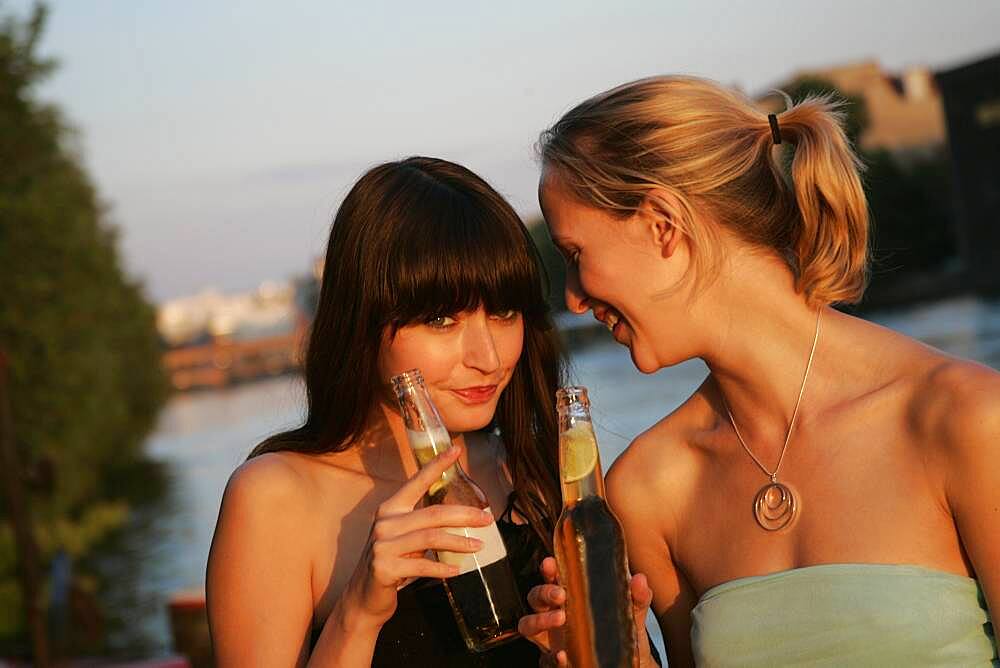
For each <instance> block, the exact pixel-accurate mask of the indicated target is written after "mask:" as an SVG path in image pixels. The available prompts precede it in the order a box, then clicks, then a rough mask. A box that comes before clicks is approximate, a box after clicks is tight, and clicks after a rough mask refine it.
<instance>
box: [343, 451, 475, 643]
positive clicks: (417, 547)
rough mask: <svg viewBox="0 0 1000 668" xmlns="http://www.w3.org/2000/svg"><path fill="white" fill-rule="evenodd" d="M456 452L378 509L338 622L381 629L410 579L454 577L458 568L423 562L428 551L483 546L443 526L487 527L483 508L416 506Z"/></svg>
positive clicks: (445, 455)
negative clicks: (397, 594)
mask: <svg viewBox="0 0 1000 668" xmlns="http://www.w3.org/2000/svg"><path fill="white" fill-rule="evenodd" d="M459 453H460V447H459V446H457V445H455V446H452V447H451V448H449V449H448V450H446V451H445V452H443V453H441V454H440V455H438V456H437V457H435V458H434V460H432V461H431V462H430V463H429V464H428V465H427V466H425V467H424V468H422V469H421V470H420V471H419V472H418V473H417V474H416V475H414V476H413V477H412V478H410V479H409V480H408V481H406V483H405V484H404V485H403V486H402V487H400V489H399V491H398V492H396V493H395V494H393V495H392V496H391V497H390V498H388V499H387V500H386V501H385V502H383V503H382V505H380V506H379V508H378V511H377V513H376V515H375V521H374V522H373V523H372V528H371V532H370V534H369V536H368V542H367V543H366V544H365V547H364V550H363V551H362V554H361V557H360V559H359V560H358V565H357V568H356V569H355V571H354V573H353V575H352V576H351V579H350V581H349V582H348V583H347V587H346V588H345V589H344V593H343V595H342V596H341V597H340V599H339V601H338V607H339V608H341V613H342V614H341V618H342V619H343V620H345V621H346V620H347V619H350V620H351V621H352V624H354V625H357V624H365V625H366V626H369V627H381V626H382V625H383V624H385V623H386V622H387V621H388V620H389V618H390V617H392V615H393V613H394V612H395V610H396V593H397V592H398V591H399V589H401V588H402V587H403V586H404V585H405V584H407V583H408V582H409V581H410V580H413V579H415V578H419V577H432V578H448V577H452V576H455V575H457V574H458V567H457V566H453V565H450V564H445V563H441V562H438V561H435V560H434V559H431V558H428V555H427V554H426V553H427V551H428V550H447V551H450V552H466V553H469V552H476V551H478V550H479V549H480V548H481V547H482V542H481V541H479V540H478V539H476V538H470V537H465V536H461V535H456V534H454V533H451V532H449V531H448V530H447V527H480V526H486V525H488V524H490V523H491V522H493V516H492V514H491V513H490V512H489V511H488V510H481V509H479V508H475V507H472V506H457V505H433V506H428V507H426V508H416V506H417V504H419V503H420V500H421V498H423V496H424V494H425V493H426V492H427V490H428V489H429V488H430V486H431V485H432V484H433V483H435V482H436V481H438V480H440V479H441V475H442V474H443V473H444V471H445V470H446V469H447V468H448V467H450V466H451V465H452V464H454V463H455V462H456V461H457V460H458V457H459ZM415 508H416V509H415Z"/></svg>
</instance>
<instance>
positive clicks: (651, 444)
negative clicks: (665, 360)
mask: <svg viewBox="0 0 1000 668" xmlns="http://www.w3.org/2000/svg"><path fill="white" fill-rule="evenodd" d="M708 383H709V381H707V380H706V382H705V384H703V385H702V387H701V388H699V389H698V390H697V391H696V392H695V393H694V394H693V395H692V396H691V397H689V398H688V399H687V400H686V401H685V402H684V403H683V404H681V405H680V406H679V407H678V408H677V409H675V410H674V411H672V412H671V413H670V414H668V415H667V416H666V417H664V418H662V419H661V420H659V421H658V422H657V423H656V424H654V425H653V426H652V427H650V428H649V429H647V430H646V431H644V432H643V433H641V434H639V435H638V436H636V437H635V439H634V440H633V441H632V442H631V443H630V444H629V446H628V448H626V449H625V451H624V452H623V453H622V454H621V455H620V456H619V457H618V459H617V460H615V463H614V464H613V465H612V466H611V468H610V469H609V470H608V474H607V476H606V486H607V491H608V496H609V499H610V500H611V502H612V505H616V503H615V501H616V499H617V500H620V501H625V500H626V499H627V503H619V504H617V505H616V508H617V507H618V506H628V507H629V508H636V509H640V508H641V503H639V500H640V499H645V501H644V502H642V503H648V504H650V505H651V506H652V507H653V508H658V509H659V510H662V509H663V507H662V505H660V504H661V501H662V497H664V496H668V497H670V498H672V499H677V498H681V497H683V492H684V489H685V488H686V487H687V486H688V485H689V484H690V483H691V480H693V479H694V475H693V474H694V472H695V469H696V467H697V466H698V462H699V461H700V458H699V456H698V449H697V447H696V446H694V445H693V444H694V443H695V442H696V441H697V440H698V439H697V433H698V432H699V431H701V430H702V429H703V428H705V425H706V419H707V418H708V416H709V413H710V412H711V411H710V409H709V402H708V400H707V397H706V391H707V388H706V386H707V385H708ZM653 508H650V510H652V509H653Z"/></svg>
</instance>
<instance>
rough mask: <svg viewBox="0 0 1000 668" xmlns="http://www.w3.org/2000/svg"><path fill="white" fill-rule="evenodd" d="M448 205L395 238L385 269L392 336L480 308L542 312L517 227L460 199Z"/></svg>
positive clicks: (532, 264)
mask: <svg viewBox="0 0 1000 668" xmlns="http://www.w3.org/2000/svg"><path fill="white" fill-rule="evenodd" d="M449 199H450V201H449V202H448V206H446V207H441V206H435V207H433V208H434V209H435V210H434V211H433V212H432V211H427V212H425V213H426V215H414V216H412V217H411V222H410V224H408V225H407V229H406V232H405V233H404V234H403V235H401V237H400V244H399V246H398V247H397V248H396V249H395V250H396V253H395V258H392V259H391V260H390V262H389V274H390V275H389V276H388V277H387V278H388V282H387V287H388V288H389V290H388V292H389V295H390V304H389V305H388V306H389V308H388V309H387V310H386V312H387V313H388V314H389V322H388V323H386V324H388V325H390V326H392V327H394V328H398V327H402V326H404V325H408V324H411V323H417V322H427V321H429V320H431V319H433V318H436V317H439V316H442V315H449V314H454V313H461V312H463V311H471V310H475V309H477V308H478V307H479V306H482V307H484V308H485V309H486V311H487V312H489V313H503V312H505V311H508V310H514V311H520V312H522V313H524V314H526V315H529V316H531V315H534V314H535V313H537V312H538V311H539V309H541V310H543V311H544V309H545V304H544V302H542V296H541V295H542V286H541V278H540V276H539V273H538V266H537V264H536V260H535V258H534V256H533V250H532V248H531V247H530V246H528V244H530V243H531V242H530V241H529V240H528V238H527V237H526V235H525V234H524V233H523V232H522V231H521V230H520V229H518V227H519V226H520V225H521V223H520V221H518V220H517V219H516V218H515V219H514V220H511V221H506V220H500V219H498V217H497V213H498V212H495V211H492V210H486V211H483V210H482V207H475V206H473V203H471V202H469V201H468V200H466V198H464V197H451V198H449ZM439 204H440V203H439ZM413 213H416V212H413Z"/></svg>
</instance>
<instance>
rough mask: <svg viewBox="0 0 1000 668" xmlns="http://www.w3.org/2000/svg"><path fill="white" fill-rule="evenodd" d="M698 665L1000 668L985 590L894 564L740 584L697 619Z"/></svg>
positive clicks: (710, 598)
mask: <svg viewBox="0 0 1000 668" xmlns="http://www.w3.org/2000/svg"><path fill="white" fill-rule="evenodd" d="M691 621H692V625H691V646H692V650H693V651H694V659H695V662H696V663H697V665H699V666H794V665H799V666H801V665H807V666H821V665H822V666H991V665H992V666H1000V660H998V659H997V648H996V642H995V639H994V636H993V627H992V624H991V623H990V617H989V612H988V611H987V607H986V600H985V597H984V596H983V592H982V590H981V589H980V588H979V583H978V582H977V581H976V580H973V579H972V578H967V577H964V576H961V575H954V574H952V573H944V572H941V571H935V570H930V569H927V568H921V567H919V566H896V565H886V564H824V565H820V566H808V567H805V568H796V569H792V570H788V571H782V572H780V573H773V574H771V575H761V576H754V577H747V578H740V579H738V580H733V581H731V582H726V583H723V584H721V585H718V586H716V587H713V588H711V589H709V590H708V591H706V592H705V593H704V595H702V597H701V599H700V600H699V601H698V604H697V605H696V606H695V608H694V610H693V612H692V618H691Z"/></svg>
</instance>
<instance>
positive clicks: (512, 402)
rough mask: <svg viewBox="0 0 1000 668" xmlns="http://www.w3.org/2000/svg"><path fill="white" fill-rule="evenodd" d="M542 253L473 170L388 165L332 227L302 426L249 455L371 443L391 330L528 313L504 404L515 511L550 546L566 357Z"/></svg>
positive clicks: (351, 197)
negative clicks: (470, 314)
mask: <svg viewBox="0 0 1000 668" xmlns="http://www.w3.org/2000/svg"><path fill="white" fill-rule="evenodd" d="M540 267H541V261H540V259H539V257H538V251H537V250H536V249H535V246H534V244H533V242H532V241H531V238H530V236H529V234H528V232H527V230H526V229H525V227H524V225H523V224H522V222H521V220H520V219H519V218H518V216H517V214H516V213H515V212H514V210H513V209H512V208H511V206H510V205H509V204H508V203H507V202H506V201H505V200H504V199H503V197H501V196H500V195H499V194H498V193H497V192H496V191H495V190H493V188H491V187H490V186H489V185H488V184H487V183H486V182H485V181H483V180H482V179H481V178H479V177H478V176H476V175H475V174H473V173H472V172H471V171H469V170H468V169H466V168H464V167H462V166H460V165H456V164H454V163H451V162H447V161H445V160H439V159H434V158H423V157H413V158H408V159H406V160H402V161H399V162H390V163H386V164H383V165H379V166H378V167H375V168H373V169H371V170H370V171H368V172H367V173H366V174H365V175H364V176H362V177H361V179H360V180H359V181H358V182H357V183H356V184H355V185H354V187H353V188H352V189H351V191H350V192H349V193H348V194H347V197H346V198H345V199H344V202H343V203H342V204H341V206H340V209H339V210H338V211H337V215H336V216H335V218H334V221H333V226H332V229H331V231H330V241H329V244H328V245H327V251H326V264H325V269H324V271H323V282H322V287H321V289H320V297H319V306H318V309H317V311H316V318H315V320H314V322H313V325H312V331H311V333H310V336H309V341H308V347H307V350H306V355H305V385H306V395H307V401H308V414H307V417H306V420H305V423H304V424H303V425H302V426H301V427H299V428H297V429H293V430H291V431H287V432H284V433H281V434H277V435H275V436H272V437H271V438H269V439H267V440H266V441H264V442H263V443H261V444H260V445H258V446H257V447H256V448H254V450H253V452H252V453H251V454H250V457H255V456H257V455H260V454H263V453H265V452H277V451H282V450H290V451H295V452H303V453H312V454H320V453H326V452H338V451H343V450H346V449H348V448H350V447H351V446H352V445H353V444H354V443H355V442H357V441H358V440H359V439H360V438H362V436H363V434H364V432H365V429H366V427H367V423H368V419H369V417H370V416H371V414H372V409H373V407H374V406H376V404H377V402H378V401H379V397H380V396H381V393H382V392H383V390H382V387H381V386H382V384H383V380H384V379H381V378H380V377H379V373H378V355H379V348H380V345H381V343H382V340H383V334H384V333H385V332H386V331H388V332H389V333H390V334H392V333H395V331H397V330H398V329H399V328H400V327H402V326H405V325H408V324H411V323H416V322H427V321H429V320H431V319H433V318H435V317H437V316H441V315H447V314H453V313H459V312H462V311H466V310H471V309H475V308H477V307H479V306H480V305H481V306H482V307H483V308H485V309H486V310H487V311H488V312H489V313H501V312H504V311H507V310H515V311H520V312H521V314H522V317H523V322H524V348H523V352H522V353H521V358H520V360H519V361H518V363H517V366H516V368H515V370H514V372H513V374H512V377H511V380H510V383H509V384H508V386H507V388H506V389H505V390H504V392H503V394H502V395H501V397H500V400H499V402H498V404H497V410H496V414H495V416H494V426H495V427H496V428H497V429H498V430H499V432H500V435H501V437H502V439H503V442H504V447H505V449H506V451H507V463H508V466H509V468H510V472H511V477H512V479H513V487H514V492H513V499H512V500H513V503H514V508H515V509H516V510H517V511H518V513H520V514H521V515H522V516H523V517H524V518H525V519H526V520H527V521H528V522H529V523H530V524H531V526H532V527H533V528H534V529H535V531H536V532H537V533H538V535H539V537H540V538H542V539H543V541H544V542H545V544H546V545H549V546H550V545H551V537H552V529H553V526H554V522H555V517H556V515H557V514H558V512H559V508H560V492H559V483H558V480H559V478H558V454H557V453H558V451H557V439H558V432H557V425H556V414H555V390H556V389H557V387H558V386H559V383H560V381H561V380H562V364H561V361H562V355H561V350H560V346H559V343H558V338H557V336H556V334H555V330H554V329H553V327H552V321H551V319H550V317H549V312H548V306H547V303H546V300H545V294H544V291H543V290H544V283H543V273H542V272H543V270H542V269H541V268H540Z"/></svg>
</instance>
